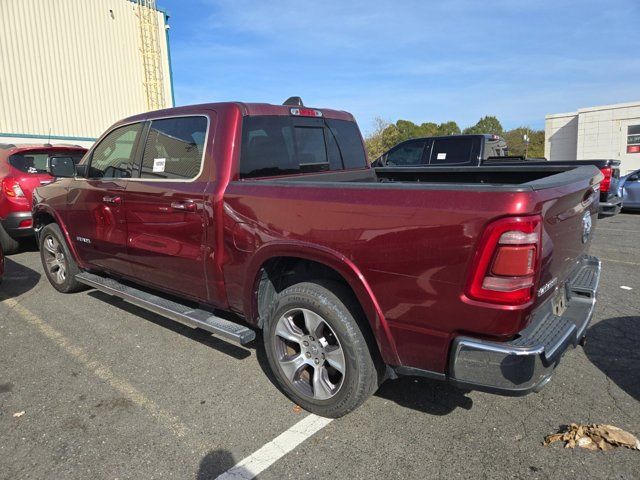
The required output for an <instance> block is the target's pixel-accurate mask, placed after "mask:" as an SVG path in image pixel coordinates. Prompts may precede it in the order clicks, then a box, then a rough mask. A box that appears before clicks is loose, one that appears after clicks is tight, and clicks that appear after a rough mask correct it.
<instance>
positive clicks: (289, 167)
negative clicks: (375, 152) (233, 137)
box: [240, 115, 366, 178]
mask: <svg viewBox="0 0 640 480" xmlns="http://www.w3.org/2000/svg"><path fill="white" fill-rule="evenodd" d="M364 167H366V155H365V153H364V148H363V146H362V140H361V137H360V132H359V131H358V127H357V126H356V124H355V123H354V122H348V121H344V120H333V119H326V120H325V119H323V118H304V117H285V116H271V115H265V116H253V117H245V119H244V121H243V124H242V146H241V155H240V176H241V178H252V177H268V176H276V175H287V174H296V173H309V172H320V171H327V170H344V169H347V168H364Z"/></svg>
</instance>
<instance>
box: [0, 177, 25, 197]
mask: <svg viewBox="0 0 640 480" xmlns="http://www.w3.org/2000/svg"><path fill="white" fill-rule="evenodd" d="M2 191H3V192H4V194H5V195H6V196H7V197H24V192H23V191H22V188H21V187H20V184H19V183H18V181H17V180H16V179H15V178H11V177H7V178H5V179H4V180H2Z"/></svg>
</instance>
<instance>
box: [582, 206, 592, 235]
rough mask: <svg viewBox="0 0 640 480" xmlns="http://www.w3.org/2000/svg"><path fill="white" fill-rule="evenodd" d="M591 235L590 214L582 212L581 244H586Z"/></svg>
mask: <svg viewBox="0 0 640 480" xmlns="http://www.w3.org/2000/svg"><path fill="white" fill-rule="evenodd" d="M590 234H591V214H590V213H589V212H584V215H583V216H582V243H587V240H589V235H590Z"/></svg>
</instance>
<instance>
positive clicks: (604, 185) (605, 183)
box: [600, 167, 613, 193]
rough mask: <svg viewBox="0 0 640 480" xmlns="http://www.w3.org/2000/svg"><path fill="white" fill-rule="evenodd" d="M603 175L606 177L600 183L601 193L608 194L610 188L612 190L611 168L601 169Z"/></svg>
mask: <svg viewBox="0 0 640 480" xmlns="http://www.w3.org/2000/svg"><path fill="white" fill-rule="evenodd" d="M600 171H601V172H602V175H604V179H603V180H602V182H600V191H601V192H604V193H607V192H608V191H609V188H611V174H612V173H613V172H612V170H611V167H602V168H601V169H600Z"/></svg>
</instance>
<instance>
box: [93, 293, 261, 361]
mask: <svg viewBox="0 0 640 480" xmlns="http://www.w3.org/2000/svg"><path fill="white" fill-rule="evenodd" d="M88 295H90V296H92V297H93V298H95V299H97V300H100V301H102V302H107V303H108V304H110V305H113V306H114V307H118V308H119V309H121V310H124V311H125V312H127V313H130V314H131V315H135V316H137V317H141V318H144V319H145V320H148V321H149V322H153V323H155V324H156V325H159V326H161V327H164V328H166V329H167V330H171V331H172V332H176V333H179V334H180V335H184V336H185V337H188V338H190V339H192V340H195V341H196V342H199V343H201V344H203V345H206V346H208V347H211V348H213V349H215V350H218V351H219V352H222V353H225V354H227V355H230V356H231V357H233V358H236V359H238V360H242V359H244V358H247V357H249V356H250V355H251V352H250V351H249V350H247V349H246V348H243V347H240V346H238V345H236V344H233V343H229V342H225V341H224V340H221V339H219V338H216V337H215V336H213V335H212V334H211V333H209V332H206V331H204V330H199V329H193V328H190V327H187V326H185V325H182V324H181V323H178V322H174V321H173V320H170V319H168V318H165V317H163V316H161V315H156V314H155V313H153V312H150V311H148V310H145V309H144V308H140V307H137V306H135V305H132V304H131V303H127V302H125V301H124V300H122V299H120V298H118V297H114V296H111V295H108V294H106V293H103V292H101V291H99V290H91V291H90V292H89V293H88ZM249 345H250V346H251V344H249Z"/></svg>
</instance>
